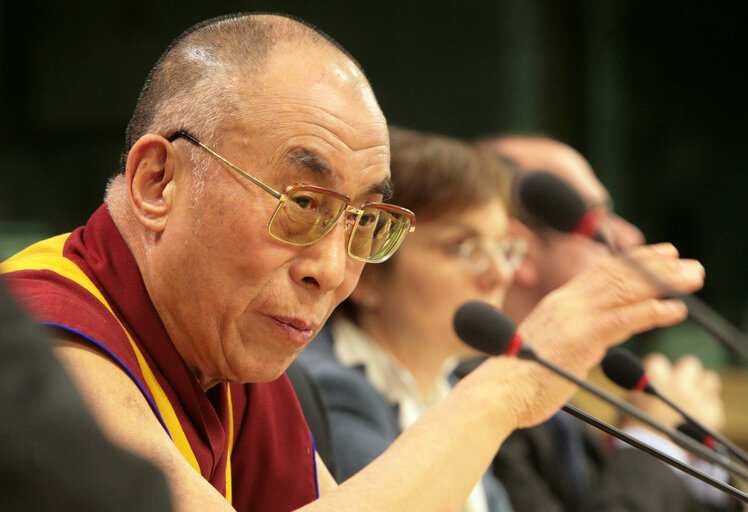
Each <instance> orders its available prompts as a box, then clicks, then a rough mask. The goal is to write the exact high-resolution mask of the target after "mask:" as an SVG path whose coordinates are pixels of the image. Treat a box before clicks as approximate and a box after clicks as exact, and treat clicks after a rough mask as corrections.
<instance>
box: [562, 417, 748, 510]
mask: <svg viewBox="0 0 748 512" xmlns="http://www.w3.org/2000/svg"><path fill="white" fill-rule="evenodd" d="M561 410H562V411H564V412H565V413H568V414H571V415H572V416H574V417H575V418H577V419H579V420H582V421H584V422H585V423H587V424H589V425H592V426H593V427H595V428H597V429H599V430H602V431H603V432H605V433H606V434H609V435H611V436H613V437H615V438H617V439H620V440H621V441H623V442H624V443H626V444H628V445H629V446H632V447H634V448H636V449H638V450H641V451H643V452H644V453H646V454H648V455H651V456H652V457H654V458H655V459H659V460H661V461H662V462H664V463H665V464H668V465H670V466H672V467H674V468H676V469H679V470H680V471H683V472H684V473H686V474H689V475H691V476H692V477H694V478H697V479H699V480H701V481H702V482H705V483H707V484H709V485H711V486H712V487H714V488H715V489H719V490H720V491H722V492H724V493H726V494H729V495H730V496H732V497H734V498H737V499H739V500H741V501H743V502H744V503H745V502H746V499H748V494H745V493H744V492H743V491H740V490H739V489H736V488H735V487H733V486H731V485H730V484H727V483H725V482H723V481H722V480H719V479H717V478H714V477H713V476H711V475H708V474H706V473H704V472H703V471H701V470H699V469H696V468H695V467H693V466H689V465H688V464H686V463H685V462H681V461H679V460H678V459H676V458H674V457H671V456H670V455H668V454H666V453H664V452H661V451H660V450H658V449H657V448H654V447H652V446H649V445H648V444H646V443H643V442H641V441H639V440H638V439H637V438H635V437H633V436H631V435H630V434H627V433H626V432H624V431H622V430H620V429H617V428H616V427H614V426H613V425H611V424H609V423H606V422H604V421H602V420H600V419H598V418H595V417H594V416H592V415H590V414H588V413H586V412H584V411H583V410H581V409H578V408H577V407H574V406H573V405H571V404H566V405H564V406H563V407H562V408H561Z"/></svg>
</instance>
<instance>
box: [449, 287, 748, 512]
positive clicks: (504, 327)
mask: <svg viewBox="0 0 748 512" xmlns="http://www.w3.org/2000/svg"><path fill="white" fill-rule="evenodd" d="M453 320H454V322H453V323H454V329H455V332H456V333H457V335H458V336H459V337H460V339H462V340H463V341H464V342H465V343H467V344H468V345H470V346H471V347H473V348H475V349H477V350H481V351H483V352H485V353H487V354H490V355H502V354H503V355H515V354H516V355H517V356H518V357H520V358H522V359H528V360H531V361H535V362H537V363H539V364H541V365H542V366H544V367H546V368H548V369H549V370H551V371H553V372H554V373H557V374H558V375H560V376H562V377H564V378H565V379H567V380H569V381H571V382H573V383H574V384H576V385H577V386H579V387H581V388H583V389H584V390H586V391H588V392H589V393H591V394H593V395H595V396H596V397H598V398H600V399H601V400H603V401H605V402H607V403H609V404H611V405H613V406H614V407H616V408H618V409H619V410H622V411H623V412H625V413H626V414H629V415H630V416H632V417H634V418H636V419H638V420H639V421H641V422H642V423H644V424H646V425H648V426H650V427H651V428H653V429H654V430H657V431H658V432H661V433H663V434H665V435H666V436H668V437H669V438H670V439H672V441H673V442H674V443H675V444H677V445H678V446H680V447H681V448H684V449H685V450H688V451H690V452H692V453H696V454H698V455H699V456H701V457H702V458H704V459H706V460H708V461H709V462H711V463H713V464H716V465H718V466H721V467H723V468H725V469H726V470H727V471H729V472H730V473H732V474H734V475H736V476H739V477H741V478H744V479H745V478H746V477H747V476H748V471H746V470H745V469H744V468H742V467H738V466H735V465H734V464H732V463H731V462H730V460H729V459H727V458H726V457H724V456H722V455H720V454H718V453H716V452H713V451H710V450H708V449H707V448H705V447H704V446H703V445H701V444H699V443H697V442H696V441H694V440H693V439H691V438H690V437H688V436H686V435H684V434H682V433H681V432H678V431H676V430H673V429H670V428H667V427H664V426H662V425H660V424H659V423H657V422H656V421H654V420H653V419H652V418H650V417H649V416H648V415H646V414H644V413H642V412H641V411H639V410H638V409H636V408H634V407H632V406H631V405H630V404H628V403H626V402H624V401H622V400H620V399H619V398H617V397H615V396H613V395H611V394H610V393H607V392H606V391H604V390H602V389H600V388H598V387H596V386H593V385H592V384H590V383H588V382H585V381H584V380H582V379H580V378H578V377H577V376H576V375H574V374H572V373H570V372H569V371H567V370H565V369H564V368H561V367H560V366H558V365H556V364H554V363H553V362H551V361H548V360H546V359H544V358H542V357H540V356H538V355H537V354H535V352H534V351H533V350H532V347H531V346H530V345H529V344H528V343H527V342H525V341H524V340H522V338H521V337H520V336H519V334H518V333H517V332H516V329H515V327H514V323H513V322H512V321H511V320H510V319H509V318H508V317H507V316H506V315H504V314H503V313H501V312H500V311H498V310H497V309H495V308H494V307H493V306H491V305H490V304H487V303H485V302H480V301H471V302H467V303H465V304H463V305H462V306H460V308H459V309H458V310H457V312H456V313H455V315H454V319H453ZM622 440H623V441H624V442H626V440H625V439H622ZM697 478H698V477H697ZM720 488H721V487H720ZM726 492H728V491H726ZM729 492H730V494H731V495H733V496H735V497H736V498H738V499H740V500H741V501H743V502H745V503H748V495H746V494H745V493H743V492H742V491H738V490H737V489H734V490H733V491H729Z"/></svg>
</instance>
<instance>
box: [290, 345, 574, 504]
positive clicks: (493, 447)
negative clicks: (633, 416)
mask: <svg viewBox="0 0 748 512" xmlns="http://www.w3.org/2000/svg"><path fill="white" fill-rule="evenodd" d="M530 366H531V365H530V364H529V363H524V362H519V361H512V360H509V359H506V358H493V359H490V360H489V361H487V362H486V363H484V364H483V365H481V367H480V368H478V369H477V370H476V371H474V372H473V373H471V374H470V375H469V376H467V377H466V378H465V379H463V381H461V382H460V383H459V384H458V386H457V387H456V388H455V389H454V390H453V391H452V393H450V395H449V397H447V399H445V400H444V401H443V402H442V403H440V404H439V405H437V406H435V407H434V408H432V409H431V410H429V411H428V412H427V413H426V414H424V415H423V416H422V417H421V418H420V419H419V420H418V421H417V422H416V423H415V424H414V425H413V426H412V427H411V428H409V429H408V430H407V431H405V432H404V433H403V434H402V435H401V436H400V437H398V439H397V440H396V441H395V442H394V443H393V444H392V446H390V447H389V449H387V451H386V452H385V453H384V454H382V455H381V456H380V457H379V458H377V459H376V460H375V461H374V462H372V463H371V464H369V465H368V466H367V467H366V468H364V469H363V470H361V471H360V472H359V473H358V474H356V475H354V476H353V477H351V478H350V479H348V480H347V481H345V482H344V483H342V484H341V485H340V486H339V487H338V488H337V489H336V490H334V491H332V492H330V493H329V494H328V495H327V496H325V497H324V498H323V499H321V500H318V501H317V502H315V503H313V504H311V505H309V506H307V507H305V508H304V509H303V510H304V511H313V510H350V509H352V508H355V510H361V511H390V510H418V511H443V510H458V509H459V508H460V506H461V505H462V504H463V503H464V502H465V500H466V499H467V496H468V495H469V494H470V491H471V490H472V489H473V487H474V486H475V484H476V482H477V481H478V480H479V479H480V478H481V476H482V475H483V474H484V473H485V471H486V469H487V467H488V466H489V464H490V462H491V460H492V459H493V456H494V455H495V453H496V451H497V450H498V447H499V446H500V444H501V442H502V441H503V440H504V439H505V438H506V437H507V436H508V435H509V434H510V433H511V432H512V430H514V428H515V425H516V423H517V418H518V417H519V410H520V409H522V407H524V404H525V403H527V402H526V399H527V397H525V396H522V392H521V390H523V389H530V387H527V388H526V387H525V386H524V385H523V386H521V387H518V386H517V385H516V383H517V380H518V379H520V380H525V379H526V380H530V379H534V378H535V376H537V375H539V374H537V372H535V369H533V368H531V367H530ZM531 387H532V386H531ZM569 389H571V387H569ZM557 399H558V403H559V405H560V404H561V403H562V402H563V400H564V399H565V396H564V397H562V396H561V395H559V396H558V397H557Z"/></svg>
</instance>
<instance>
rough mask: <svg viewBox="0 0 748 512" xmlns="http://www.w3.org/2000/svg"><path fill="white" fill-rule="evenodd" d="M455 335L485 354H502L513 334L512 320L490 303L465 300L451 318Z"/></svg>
mask: <svg viewBox="0 0 748 512" xmlns="http://www.w3.org/2000/svg"><path fill="white" fill-rule="evenodd" d="M453 325H454V329H455V332H456V333H457V336H459V337H460V339H461V340H462V341H464V342H465V343H467V344H468V345H470V346H471V347H473V348H474V349H476V350H480V351H481V352H484V353H486V354H490V355H493V356H495V355H499V354H503V353H504V352H505V351H506V349H507V348H508V347H509V343H510V341H511V340H512V337H513V336H514V331H515V327H514V322H512V321H511V320H510V319H509V318H508V317H507V316H506V315H505V314H504V313H502V312H501V311H499V310H498V309H496V308H494V307H493V306H491V305H490V304H486V303H485V302H480V301H477V300H476V301H470V302H466V303H465V304H463V305H462V306H460V308H459V309H458V310H457V312H456V313H455V315H454V318H453Z"/></svg>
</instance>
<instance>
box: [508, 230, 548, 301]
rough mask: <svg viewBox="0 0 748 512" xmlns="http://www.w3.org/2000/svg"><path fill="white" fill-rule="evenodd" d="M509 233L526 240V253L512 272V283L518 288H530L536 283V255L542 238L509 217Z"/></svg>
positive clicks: (537, 255)
mask: <svg viewBox="0 0 748 512" xmlns="http://www.w3.org/2000/svg"><path fill="white" fill-rule="evenodd" d="M509 233H510V234H511V235H513V236H519V237H521V238H524V239H525V240H526V241H527V254H526V255H525V259H524V260H523V261H522V264H521V265H520V266H519V267H518V268H517V270H516V271H515V272H514V281H513V285H514V286H517V287H519V288H532V287H534V286H536V285H537V284H538V276H539V270H538V257H539V254H540V251H542V250H543V248H542V240H541V239H540V237H539V236H538V235H537V234H536V233H535V232H534V231H532V230H531V229H530V228H528V227H527V226H525V225H524V224H522V223H521V222H519V221H518V220H516V219H511V221H510V223H509Z"/></svg>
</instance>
